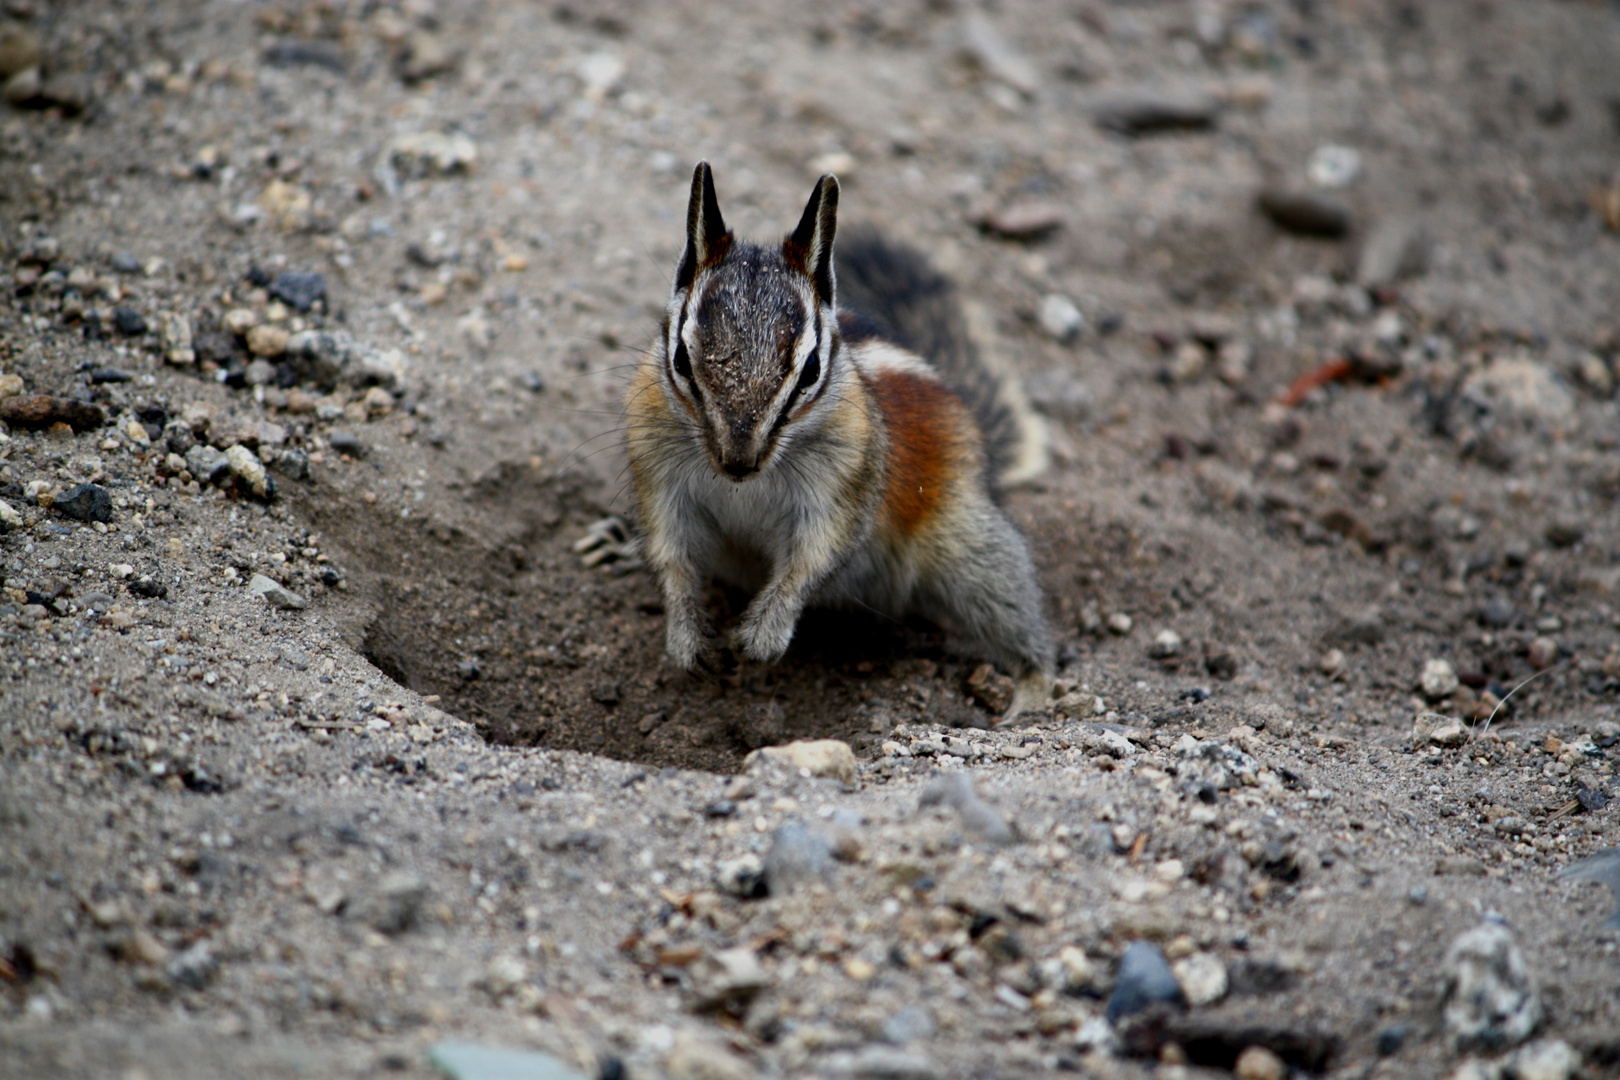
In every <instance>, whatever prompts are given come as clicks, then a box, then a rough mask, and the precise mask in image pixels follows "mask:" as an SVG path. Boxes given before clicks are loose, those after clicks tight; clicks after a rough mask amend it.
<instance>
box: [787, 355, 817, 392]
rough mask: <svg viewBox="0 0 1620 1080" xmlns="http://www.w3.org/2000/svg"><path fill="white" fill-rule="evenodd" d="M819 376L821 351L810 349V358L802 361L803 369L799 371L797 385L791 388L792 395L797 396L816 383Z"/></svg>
mask: <svg viewBox="0 0 1620 1080" xmlns="http://www.w3.org/2000/svg"><path fill="white" fill-rule="evenodd" d="M819 378H821V353H820V352H818V351H816V350H814V349H812V350H811V352H810V358H809V359H808V360H806V361H805V362H804V370H803V371H801V372H800V373H799V385H798V386H796V387H794V388H793V396H794V397H795V398H797V397H798V396H799V395H800V394H803V393H804V392H805V391H806V390H808V389H810V388H811V387H812V386H814V385H816V380H817V379H819Z"/></svg>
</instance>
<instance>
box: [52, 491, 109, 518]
mask: <svg viewBox="0 0 1620 1080" xmlns="http://www.w3.org/2000/svg"><path fill="white" fill-rule="evenodd" d="M51 506H52V507H53V508H55V509H56V510H58V511H60V512H61V513H63V514H65V515H66V516H68V517H70V518H72V519H74V520H75V521H101V522H108V521H111V520H112V516H113V513H112V493H111V492H109V491H108V490H107V489H106V488H104V487H102V486H101V485H100V484H77V485H75V486H73V487H70V488H68V489H67V490H66V491H64V492H62V494H60V495H58V496H57V497H56V499H55V501H53V502H52V503H51Z"/></svg>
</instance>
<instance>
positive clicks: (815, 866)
mask: <svg viewBox="0 0 1620 1080" xmlns="http://www.w3.org/2000/svg"><path fill="white" fill-rule="evenodd" d="M834 862H835V859H834V857H833V843H832V840H831V838H830V837H828V836H827V835H826V834H824V833H823V832H822V831H821V830H819V829H812V828H809V827H807V826H806V825H804V824H803V823H801V822H797V821H790V822H787V823H785V824H783V825H780V826H778V827H777V829H776V831H775V832H773V833H772V834H771V846H770V848H769V850H767V851H766V852H765V858H764V873H765V887H766V890H767V891H768V892H769V893H770V895H772V896H786V895H787V894H788V892H789V891H791V890H792V889H793V887H794V886H796V885H799V884H802V883H804V882H807V881H820V880H825V879H826V878H828V877H830V876H831V875H832V872H833V864H834Z"/></svg>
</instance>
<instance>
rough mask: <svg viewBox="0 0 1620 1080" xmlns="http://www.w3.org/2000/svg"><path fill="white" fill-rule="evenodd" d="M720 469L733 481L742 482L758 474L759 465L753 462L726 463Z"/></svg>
mask: <svg viewBox="0 0 1620 1080" xmlns="http://www.w3.org/2000/svg"><path fill="white" fill-rule="evenodd" d="M720 468H721V469H722V470H723V471H724V472H725V474H726V475H727V476H729V477H731V478H732V479H733V480H737V481H742V480H746V479H748V478H749V477H750V476H753V475H754V474H755V473H757V472H759V464H758V463H757V462H753V461H728V462H726V463H725V464H723V465H721V466H720Z"/></svg>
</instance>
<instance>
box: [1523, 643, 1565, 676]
mask: <svg viewBox="0 0 1620 1080" xmlns="http://www.w3.org/2000/svg"><path fill="white" fill-rule="evenodd" d="M1525 655H1526V657H1527V658H1528V659H1529V661H1530V666H1531V667H1533V668H1535V669H1536V670H1537V671H1540V670H1541V669H1542V668H1545V667H1550V666H1551V665H1552V664H1553V662H1554V661H1556V660H1557V659H1558V642H1556V641H1554V640H1553V639H1552V638H1550V637H1538V638H1535V639H1533V640H1532V641H1531V642H1530V647H1529V648H1528V649H1527V650H1526V653H1525Z"/></svg>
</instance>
